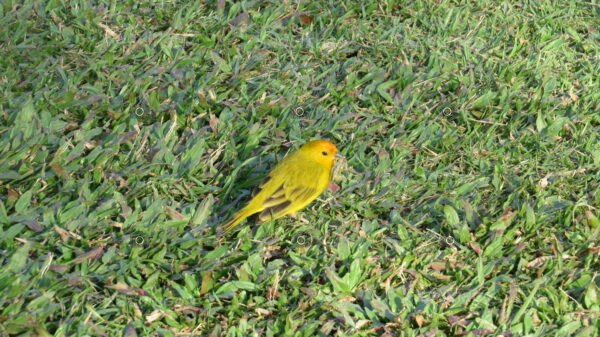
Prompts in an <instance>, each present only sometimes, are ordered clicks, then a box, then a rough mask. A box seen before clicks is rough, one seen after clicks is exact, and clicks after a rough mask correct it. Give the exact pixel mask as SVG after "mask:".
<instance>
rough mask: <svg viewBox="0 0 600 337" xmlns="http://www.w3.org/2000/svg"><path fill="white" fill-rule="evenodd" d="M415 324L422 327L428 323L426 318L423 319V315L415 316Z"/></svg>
mask: <svg viewBox="0 0 600 337" xmlns="http://www.w3.org/2000/svg"><path fill="white" fill-rule="evenodd" d="M414 320H415V323H417V326H419V328H420V327H422V326H423V324H425V323H427V321H425V317H423V315H415V317H414Z"/></svg>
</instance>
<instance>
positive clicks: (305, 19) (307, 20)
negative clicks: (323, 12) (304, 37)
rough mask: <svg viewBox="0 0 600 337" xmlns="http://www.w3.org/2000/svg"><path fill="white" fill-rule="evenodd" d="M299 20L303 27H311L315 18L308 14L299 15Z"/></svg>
mask: <svg viewBox="0 0 600 337" xmlns="http://www.w3.org/2000/svg"><path fill="white" fill-rule="evenodd" d="M298 19H300V23H301V24H302V25H305V26H306V25H310V24H311V23H312V22H313V17H312V16H310V15H308V14H300V15H298Z"/></svg>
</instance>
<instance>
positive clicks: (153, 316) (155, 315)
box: [146, 309, 165, 323]
mask: <svg viewBox="0 0 600 337" xmlns="http://www.w3.org/2000/svg"><path fill="white" fill-rule="evenodd" d="M164 316H165V313H164V312H163V311H161V310H158V309H156V310H154V311H153V312H151V313H150V314H149V315H147V316H146V323H152V322H154V321H158V320H159V319H161V318H163V317H164Z"/></svg>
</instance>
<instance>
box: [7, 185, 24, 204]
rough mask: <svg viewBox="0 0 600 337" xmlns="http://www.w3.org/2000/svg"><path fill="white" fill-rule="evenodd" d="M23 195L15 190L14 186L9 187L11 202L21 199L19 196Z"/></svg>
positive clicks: (8, 196) (9, 199)
mask: <svg viewBox="0 0 600 337" xmlns="http://www.w3.org/2000/svg"><path fill="white" fill-rule="evenodd" d="M20 196H21V194H20V193H19V192H18V191H17V190H13V189H12V188H9V189H8V195H7V198H8V201H9V202H15V201H17V200H19V197H20Z"/></svg>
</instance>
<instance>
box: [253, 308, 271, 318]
mask: <svg viewBox="0 0 600 337" xmlns="http://www.w3.org/2000/svg"><path fill="white" fill-rule="evenodd" d="M255 311H256V313H257V314H258V315H259V316H271V312H270V311H269V310H266V309H263V308H256V309H255Z"/></svg>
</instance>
